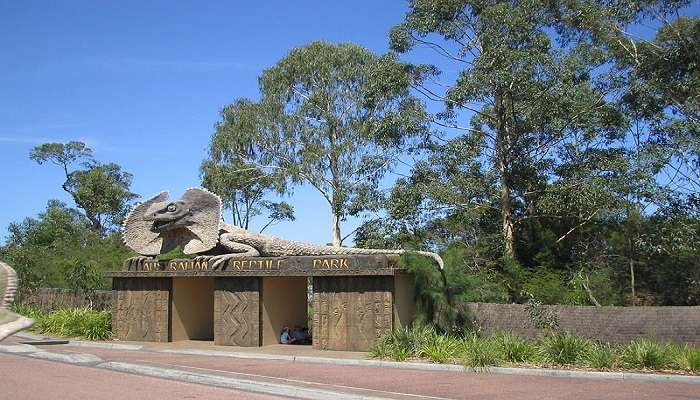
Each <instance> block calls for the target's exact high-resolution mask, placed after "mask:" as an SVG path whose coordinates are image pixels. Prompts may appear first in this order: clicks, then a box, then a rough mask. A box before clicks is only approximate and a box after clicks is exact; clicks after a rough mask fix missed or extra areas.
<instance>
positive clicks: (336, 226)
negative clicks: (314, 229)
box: [333, 212, 343, 247]
mask: <svg viewBox="0 0 700 400" xmlns="http://www.w3.org/2000/svg"><path fill="white" fill-rule="evenodd" d="M342 241H343V239H342V237H341V236H340V215H338V214H337V213H336V212H333V247H340V245H341V244H342Z"/></svg>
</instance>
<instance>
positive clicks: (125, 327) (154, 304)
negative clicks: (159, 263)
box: [112, 278, 172, 342]
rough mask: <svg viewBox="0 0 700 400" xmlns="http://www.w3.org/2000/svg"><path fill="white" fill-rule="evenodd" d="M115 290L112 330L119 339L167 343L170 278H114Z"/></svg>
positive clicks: (113, 286)
mask: <svg viewBox="0 0 700 400" xmlns="http://www.w3.org/2000/svg"><path fill="white" fill-rule="evenodd" d="M112 288H113V289H114V290H116V291H117V299H116V307H115V309H114V316H113V321H112V331H113V332H114V336H115V337H116V338H117V339H119V340H134V341H139V342H167V341H169V340H170V331H169V326H170V291H171V289H172V280H171V279H170V278H114V280H113V281H112Z"/></svg>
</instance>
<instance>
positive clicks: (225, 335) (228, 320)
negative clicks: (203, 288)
mask: <svg viewBox="0 0 700 400" xmlns="http://www.w3.org/2000/svg"><path fill="white" fill-rule="evenodd" d="M260 280H261V278H260V277H231V278H229V277H217V278H215V280H214V344H218V345H225V346H246V347H254V346H260V344H261V340H260V334H261V331H260V289H261V288H260V286H261V283H260Z"/></svg>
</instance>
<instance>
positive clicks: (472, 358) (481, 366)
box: [461, 335, 503, 371]
mask: <svg viewBox="0 0 700 400" xmlns="http://www.w3.org/2000/svg"><path fill="white" fill-rule="evenodd" d="M461 356H462V357H461V360H462V364H463V365H464V366H465V367H467V368H471V369H474V370H476V371H485V370H487V369H488V367H492V366H495V365H499V364H501V362H502V360H503V353H502V351H501V348H500V347H499V345H498V342H497V341H495V340H488V339H482V338H480V337H479V336H477V335H469V336H467V337H465V338H464V340H463V341H462V352H461Z"/></svg>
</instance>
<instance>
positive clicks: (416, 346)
mask: <svg viewBox="0 0 700 400" xmlns="http://www.w3.org/2000/svg"><path fill="white" fill-rule="evenodd" d="M436 336H438V334H437V333H436V332H435V329H434V328H432V327H430V326H427V325H416V326H413V327H403V328H401V329H398V330H396V331H394V332H392V333H391V334H389V335H387V336H385V337H384V338H382V339H380V340H379V341H378V342H377V343H376V344H375V345H374V346H372V347H371V348H370V355H372V356H373V357H378V358H392V359H394V360H397V361H403V360H405V359H407V358H410V357H420V356H421V349H422V348H423V346H424V344H426V343H429V342H431V341H434V340H435V339H434V338H435V337H436Z"/></svg>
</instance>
